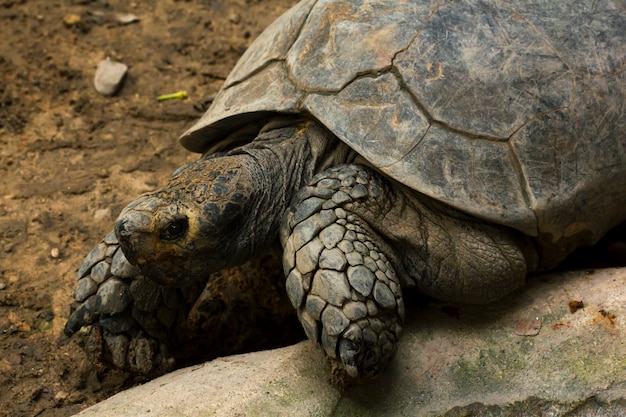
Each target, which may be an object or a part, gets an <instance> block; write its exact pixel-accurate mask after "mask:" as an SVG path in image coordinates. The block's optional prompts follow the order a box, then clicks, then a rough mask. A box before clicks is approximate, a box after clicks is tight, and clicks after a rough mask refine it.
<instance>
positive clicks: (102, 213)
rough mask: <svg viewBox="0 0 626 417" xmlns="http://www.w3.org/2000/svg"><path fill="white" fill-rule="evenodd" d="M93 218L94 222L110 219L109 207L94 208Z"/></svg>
mask: <svg viewBox="0 0 626 417" xmlns="http://www.w3.org/2000/svg"><path fill="white" fill-rule="evenodd" d="M93 219H94V221H96V222H99V221H102V220H107V221H108V220H110V219H111V209H110V208H103V209H98V210H96V212H95V213H94V215H93Z"/></svg>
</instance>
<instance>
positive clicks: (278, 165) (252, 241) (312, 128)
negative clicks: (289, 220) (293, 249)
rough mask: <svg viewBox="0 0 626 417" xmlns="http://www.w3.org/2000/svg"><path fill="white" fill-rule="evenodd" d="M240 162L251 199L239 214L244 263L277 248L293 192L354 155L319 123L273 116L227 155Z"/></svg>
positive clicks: (240, 240) (240, 248)
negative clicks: (258, 131)
mask: <svg viewBox="0 0 626 417" xmlns="http://www.w3.org/2000/svg"><path fill="white" fill-rule="evenodd" d="M228 155H232V156H236V157H238V158H241V160H242V170H243V171H245V172H242V176H243V177H245V178H247V180H246V181H247V184H246V186H247V187H250V189H249V194H248V195H249V200H248V205H247V213H245V215H244V216H243V218H242V221H243V222H244V227H243V230H244V231H245V232H244V233H245V235H244V236H242V237H241V239H236V241H238V242H239V244H240V246H239V247H238V248H237V249H236V252H238V253H239V255H241V256H242V259H243V260H244V261H245V260H246V259H249V258H250V257H252V256H255V255H258V254H261V253H263V252H265V251H267V250H269V249H273V248H277V245H278V240H277V237H278V231H279V226H280V222H281V220H282V217H283V215H284V213H285V211H286V210H287V208H288V206H289V204H290V202H291V200H292V198H293V197H294V196H295V194H296V193H297V192H298V190H300V188H302V187H303V186H304V185H306V184H307V183H308V182H309V181H310V179H311V178H312V177H313V176H314V175H315V174H317V173H319V172H322V171H324V170H326V169H327V168H329V167H330V166H333V165H337V164H340V163H344V162H351V161H352V160H354V158H355V157H356V154H355V153H354V151H352V150H351V149H350V148H349V147H348V146H346V145H345V144H344V143H343V142H341V141H340V140H338V139H337V138H336V137H335V136H334V135H332V133H330V132H329V131H327V130H326V129H325V128H323V127H321V126H320V125H319V124H318V123H316V122H314V121H311V120H307V119H294V118H292V117H277V118H276V119H274V120H271V121H270V122H269V123H268V124H267V125H265V127H264V128H263V129H262V130H261V132H260V133H259V134H258V136H257V137H256V139H255V140H254V141H252V142H251V143H249V144H247V145H245V146H243V147H241V148H237V149H235V150H233V151H231V152H229V153H228Z"/></svg>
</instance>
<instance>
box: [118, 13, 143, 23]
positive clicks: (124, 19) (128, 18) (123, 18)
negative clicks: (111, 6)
mask: <svg viewBox="0 0 626 417" xmlns="http://www.w3.org/2000/svg"><path fill="white" fill-rule="evenodd" d="M115 20H116V21H117V22H118V23H120V24H122V25H128V24H131V23H135V22H139V18H138V17H137V16H135V15H134V14H132V13H117V14H116V15H115Z"/></svg>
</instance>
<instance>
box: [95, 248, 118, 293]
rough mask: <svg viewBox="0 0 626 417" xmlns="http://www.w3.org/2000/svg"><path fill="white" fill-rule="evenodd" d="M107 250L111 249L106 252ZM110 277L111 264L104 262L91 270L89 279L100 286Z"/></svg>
mask: <svg viewBox="0 0 626 417" xmlns="http://www.w3.org/2000/svg"><path fill="white" fill-rule="evenodd" d="M109 249H112V247H109V248H108V249H107V251H108V250H109ZM111 275H113V274H112V273H111V263H110V262H107V261H106V260H104V261H100V262H98V263H97V264H95V265H94V266H93V268H91V279H93V280H94V282H95V283H96V284H102V283H103V282H104V280H106V279H107V278H109V277H110V276H111Z"/></svg>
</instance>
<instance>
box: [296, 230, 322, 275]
mask: <svg viewBox="0 0 626 417" xmlns="http://www.w3.org/2000/svg"><path fill="white" fill-rule="evenodd" d="M324 246H325V244H324V243H322V239H321V235H320V237H316V238H314V239H313V240H311V241H310V242H309V243H307V244H306V245H304V246H303V247H301V248H300V249H299V250H298V251H297V252H296V264H297V265H298V269H299V271H300V273H301V274H308V273H309V272H311V271H313V270H315V269H317V267H318V265H319V259H320V254H321V253H322V250H323V249H324Z"/></svg>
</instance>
